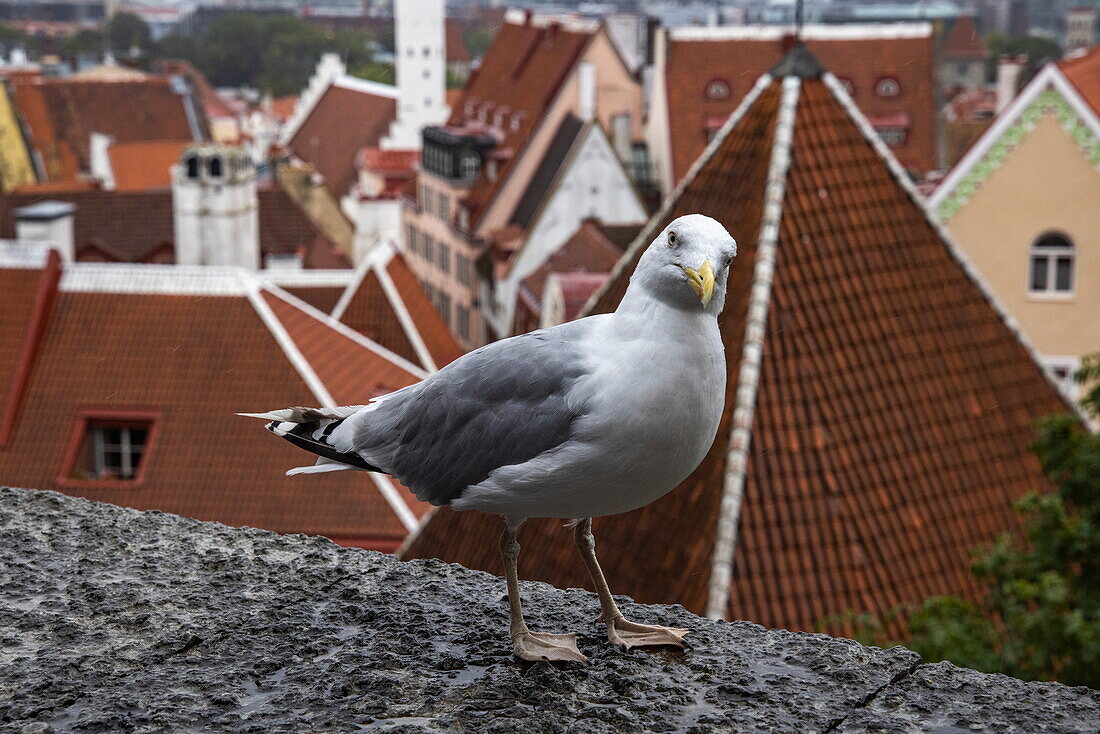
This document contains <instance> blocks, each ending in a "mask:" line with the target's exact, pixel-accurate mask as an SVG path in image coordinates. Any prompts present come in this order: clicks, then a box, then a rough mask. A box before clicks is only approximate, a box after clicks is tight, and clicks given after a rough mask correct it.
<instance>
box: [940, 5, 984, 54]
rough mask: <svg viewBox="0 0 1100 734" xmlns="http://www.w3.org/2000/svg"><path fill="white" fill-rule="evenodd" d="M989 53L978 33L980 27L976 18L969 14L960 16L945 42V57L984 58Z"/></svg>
mask: <svg viewBox="0 0 1100 734" xmlns="http://www.w3.org/2000/svg"><path fill="white" fill-rule="evenodd" d="M988 55H989V49H987V48H986V46H985V41H983V40H982V37H981V35H980V34H979V33H978V27H977V26H975V25H974V19H973V18H971V17H970V16H969V15H962V16H959V18H958V20H956V21H955V22H954V23H953V24H952V25H951V30H950V31H949V32H948V34H947V38H946V39H944V42H943V56H944V58H945V59H984V58H985V57H986V56H988Z"/></svg>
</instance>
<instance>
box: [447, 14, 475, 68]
mask: <svg viewBox="0 0 1100 734" xmlns="http://www.w3.org/2000/svg"><path fill="white" fill-rule="evenodd" d="M445 29H446V36H445V39H444V46H445V48H446V51H445V53H446V54H447V63H449V64H452V63H468V62H469V61H470V49H468V48H466V41H465V39H463V38H462V26H461V25H459V24H458V23H457V22H456V21H454V20H448V21H447V22H446V25H445Z"/></svg>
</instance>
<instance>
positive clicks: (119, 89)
mask: <svg viewBox="0 0 1100 734" xmlns="http://www.w3.org/2000/svg"><path fill="white" fill-rule="evenodd" d="M189 99H190V97H189V96H188V95H181V94H178V93H176V92H175V91H173V89H172V87H171V81H170V80H169V78H168V77H158V76H149V77H147V78H146V79H144V80H142V81H119V82H102V81H80V80H73V79H37V80H34V81H32V82H19V83H16V84H15V103H16V106H17V107H19V109H20V111H21V112H22V113H23V116H24V119H25V120H26V123H27V126H28V128H29V132H30V137H31V145H32V146H33V147H34V148H35V149H36V150H37V151H38V152H39V153H40V154H41V155H42V158H43V161H44V163H45V167H46V172H47V176H48V177H49V180H52V181H56V180H74V179H75V176H76V174H77V173H78V172H79V171H87V170H88V169H89V157H88V156H89V152H88V144H89V142H88V141H89V140H90V138H91V134H92V133H93V132H98V133H103V134H105V135H110V136H111V137H112V138H114V139H115V141H117V142H120V143H125V142H133V141H138V140H193V139H196V137H198V138H202V137H205V136H206V135H207V132H206V130H205V118H204V117H203V116H202V115H201V114H200V115H198V116H197V119H196V123H197V124H198V126H199V129H197V130H196V129H192V123H191V122H190V121H189V116H188V112H187V110H186V105H187V104H188V103H189V102H188V100H189ZM200 112H201V111H200Z"/></svg>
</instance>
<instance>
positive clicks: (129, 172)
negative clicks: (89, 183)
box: [107, 140, 191, 191]
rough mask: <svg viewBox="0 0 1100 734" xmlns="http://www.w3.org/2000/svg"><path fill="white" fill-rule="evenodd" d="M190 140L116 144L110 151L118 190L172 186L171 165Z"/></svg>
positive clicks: (140, 189)
mask: <svg viewBox="0 0 1100 734" xmlns="http://www.w3.org/2000/svg"><path fill="white" fill-rule="evenodd" d="M188 145H191V141H189V140H143V141H137V142H132V143H113V144H112V145H111V146H110V147H108V148H107V157H108V158H109V159H110V161H111V173H112V175H113V176H114V179H115V190H116V191H146V190H148V189H166V188H168V187H169V186H171V185H172V172H171V168H172V166H174V165H176V163H178V162H179V159H180V156H181V155H182V154H183V150H184V148H186V147H187V146H188Z"/></svg>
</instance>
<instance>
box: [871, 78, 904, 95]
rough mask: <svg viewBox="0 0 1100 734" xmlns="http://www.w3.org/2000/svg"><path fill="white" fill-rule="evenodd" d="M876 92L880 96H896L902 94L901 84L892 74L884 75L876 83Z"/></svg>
mask: <svg viewBox="0 0 1100 734" xmlns="http://www.w3.org/2000/svg"><path fill="white" fill-rule="evenodd" d="M875 94H877V95H878V96H879V97H896V96H898V95H899V94H901V85H900V84H898V80H897V79H895V78H894V77H892V76H884V77H882V78H881V79H879V80H878V82H877V83H876V84H875Z"/></svg>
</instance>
